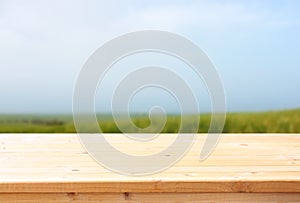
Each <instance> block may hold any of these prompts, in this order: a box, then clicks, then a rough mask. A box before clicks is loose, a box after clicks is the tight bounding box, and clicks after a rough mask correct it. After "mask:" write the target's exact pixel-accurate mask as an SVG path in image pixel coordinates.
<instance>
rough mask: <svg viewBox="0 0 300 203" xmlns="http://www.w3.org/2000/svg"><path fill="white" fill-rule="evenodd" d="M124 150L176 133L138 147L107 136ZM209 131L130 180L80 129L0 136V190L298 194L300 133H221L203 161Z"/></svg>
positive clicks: (151, 146)
mask: <svg viewBox="0 0 300 203" xmlns="http://www.w3.org/2000/svg"><path fill="white" fill-rule="evenodd" d="M105 136H106V138H107V139H108V140H109V142H111V143H112V145H113V146H115V147H116V148H118V149H119V150H121V151H126V153H132V154H139V155H146V154H151V153H156V152H158V151H160V150H162V149H163V147H166V146H168V144H170V143H171V142H172V141H173V140H174V139H175V137H176V135H172V134H165V135H160V137H159V138H158V139H156V140H154V141H152V142H148V143H139V144H136V143H134V142H133V141H129V140H127V139H126V138H124V137H123V135H121V134H108V135H105ZM205 136H207V135H201V134H199V135H198V136H197V140H196V142H195V143H194V145H193V147H192V148H191V150H190V151H189V152H188V153H187V155H186V156H185V157H184V158H183V159H182V160H181V161H179V162H178V163H177V164H175V165H174V166H173V167H171V168H169V169H167V170H165V171H164V172H161V173H156V174H152V175H148V176H142V177H132V176H126V175H122V174H117V173H113V172H111V171H109V170H107V169H106V168H104V167H102V166H101V165H99V164H98V163H97V162H96V161H95V160H94V159H93V158H91V157H90V156H89V154H88V153H87V152H86V151H85V149H84V148H83V147H82V146H81V144H80V141H79V139H78V137H77V135H76V134H0V163H1V165H0V193H12V192H14V193H18V192H20V193H26V192H106V193H107V192H219V193H220V192H221V193H222V192H223V193H233V192H300V135H297V134H224V135H223V136H222V138H221V140H220V142H219V144H218V145H217V148H216V149H215V150H214V152H213V153H212V154H211V156H210V157H208V158H207V159H206V160H204V161H199V153H200V150H201V147H202V145H203V143H204V139H205Z"/></svg>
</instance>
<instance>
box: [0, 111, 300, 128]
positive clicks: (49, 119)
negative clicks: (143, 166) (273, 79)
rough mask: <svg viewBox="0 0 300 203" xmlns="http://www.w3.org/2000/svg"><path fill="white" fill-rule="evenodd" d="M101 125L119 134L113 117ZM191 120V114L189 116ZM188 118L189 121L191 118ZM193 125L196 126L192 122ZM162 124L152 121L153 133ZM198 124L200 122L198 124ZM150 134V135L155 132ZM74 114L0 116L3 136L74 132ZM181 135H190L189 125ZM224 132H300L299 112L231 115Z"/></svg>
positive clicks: (174, 122) (137, 120) (175, 119)
mask: <svg viewBox="0 0 300 203" xmlns="http://www.w3.org/2000/svg"><path fill="white" fill-rule="evenodd" d="M97 116H98V120H99V125H100V127H101V129H102V131H103V132H105V133H120V132H121V131H120V129H119V128H118V127H117V126H116V124H115V122H114V121H113V119H112V117H111V116H110V115H107V114H106V115H100V114H99V115H97ZM187 117H188V115H187ZM188 119H189V118H188ZM200 119H201V120H200V123H199V130H198V132H199V133H206V132H208V128H209V125H210V115H209V114H203V115H201V116H200ZM190 120H191V121H190V125H191V126H192V125H195V123H194V120H193V119H190ZM132 121H133V123H134V124H135V125H136V126H137V127H140V128H142V129H143V128H146V127H147V126H149V124H150V123H151V122H150V120H149V118H148V117H147V116H146V115H133V116H132ZM180 121H181V117H180V116H179V115H168V117H167V122H166V125H165V126H164V128H163V130H162V132H163V133H176V132H178V130H179V127H180ZM159 122H160V118H159V117H157V118H156V119H154V120H153V126H154V128H152V130H153V131H156V129H155V128H156V125H157V126H159V125H158V123H159ZM120 123H121V125H122V129H125V132H128V133H137V132H141V131H139V130H138V131H137V130H136V129H134V128H132V126H131V124H130V123H128V122H125V121H122V120H120ZM196 125H197V123H196ZM152 130H151V131H149V133H151V132H152ZM75 132H76V130H75V127H74V124H73V118H72V115H24V114H22V115H18V114H2V115H0V133H75ZM181 132H185V133H189V132H190V128H189V126H187V127H186V129H182V131H181ZM223 133H300V109H294V110H284V111H268V112H249V113H247V112H244V113H228V114H227V117H226V122H225V127H224V130H223Z"/></svg>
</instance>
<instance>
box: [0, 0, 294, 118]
mask: <svg viewBox="0 0 300 203" xmlns="http://www.w3.org/2000/svg"><path fill="white" fill-rule="evenodd" d="M140 30H162V31H168V32H173V33H176V34H179V35H181V36H183V37H186V38H187V39H189V40H191V41H192V42H193V43H195V44H196V45H197V46H199V47H200V48H201V49H202V50H203V51H204V52H205V53H206V54H207V55H208V57H209V58H210V59H211V61H212V62H213V64H214V65H215V67H216V69H217V70H218V72H219V74H220V76H221V78H222V81H223V84H224V88H225V93H226V100H227V110H228V111H268V110H277V109H290V108H298V107H300V94H299V87H300V79H299V78H300V77H299V76H300V57H299V56H300V38H299V36H300V1H297V0H294V1H289V0H286V1H283V0H282V1H276V0H269V1H267V0H266V1H258V0H257V1H256V0H254V1H223V0H219V1H214V0H212V1H176V0H175V1H174V0H172V1H171V0H170V1H168V0H167V1H155V0H154V1H140V0H124V1H117V0H112V1H101V0H99V1H96V0H86V1H84V0H80V1H79V0H41V1H38V0H36V1H33V0H27V1H22V0H19V1H18V0H0V95H1V96H0V97H1V99H0V113H71V112H72V97H73V91H74V87H75V83H76V79H77V76H78V74H79V72H80V70H81V68H82V66H83V65H84V63H85V62H86V61H87V59H88V58H89V57H90V56H91V55H92V54H93V53H94V51H95V50H97V49H98V48H99V47H100V46H101V45H102V44H104V43H105V42H107V41H109V40H111V39H113V38H115V37H118V36H120V35H123V34H126V33H130V32H133V31H140ZM126 60H127V61H126ZM126 60H125V61H124V62H123V63H120V64H117V65H116V67H114V68H115V69H114V70H115V71H112V72H111V74H110V76H109V77H108V78H107V79H106V81H107V82H106V83H103V87H104V88H103V90H102V91H103V92H100V93H99V94H97V95H98V96H97V95H96V97H95V101H96V104H95V106H96V109H97V111H109V107H110V105H109V104H110V101H109V100H107V96H105V94H108V95H109V94H110V93H111V88H110V87H111V84H117V83H118V80H117V79H118V77H120V74H121V73H122V71H121V72H120V71H119V70H120V69H122V68H123V69H124V70H130V68H131V66H133V65H134V66H136V65H142V64H143V65H152V64H151V63H155V64H159V63H162V64H165V65H168V64H171V66H174V67H176V66H179V65H180V64H179V63H177V62H176V61H174V60H173V59H169V58H168V57H162V56H158V55H155V54H154V55H151V54H150V55H149V54H148V55H147V54H144V55H143V56H135V57H133V58H129V59H126ZM124 67H125V68H124ZM123 69H122V70H123ZM175 69H176V68H175ZM179 74H180V75H181V76H182V77H183V78H185V80H187V81H188V82H189V83H190V85H191V88H192V89H193V90H195V91H196V94H197V98H199V101H200V102H199V106H200V108H201V110H202V111H203V112H206V111H209V110H210V101H209V94H208V93H207V91H206V90H205V86H204V85H203V82H202V81H201V80H199V78H198V80H199V81H198V80H197V78H195V77H194V76H193V74H191V73H190V72H189V71H186V72H181V73H179ZM99 91H101V88H100V89H99ZM101 94H102V95H103V94H104V96H99V95H101ZM151 95H152V96H151ZM153 95H155V96H153ZM157 104H158V105H162V106H165V107H166V108H167V110H168V111H170V112H176V109H178V105H177V104H176V102H174V100H173V99H172V98H171V97H170V95H168V93H165V92H161V91H159V90H156V89H148V90H147V89H145V91H144V92H141V93H139V94H137V95H136V97H135V98H134V99H133V100H132V103H131V104H130V108H132V109H133V111H141V112H142V111H144V110H147V109H149V108H150V107H151V106H153V105H157Z"/></svg>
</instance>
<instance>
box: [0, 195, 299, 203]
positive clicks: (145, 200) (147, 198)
mask: <svg viewBox="0 0 300 203" xmlns="http://www.w3.org/2000/svg"><path fill="white" fill-rule="evenodd" d="M0 202H5V203H40V202H43V203H53V202H59V203H96V202H97V203H115V202H119V203H139V202H140V203H153V202H163V203H171V202H176V203H184V202H194V203H196V202H197V203H204V202H205V203H207V202H210V203H228V202H231V203H235V202H245V203H253V202H256V203H278V202H285V203H298V202H300V195H299V194H297V193H48V194H45V193H6V194H0Z"/></svg>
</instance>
